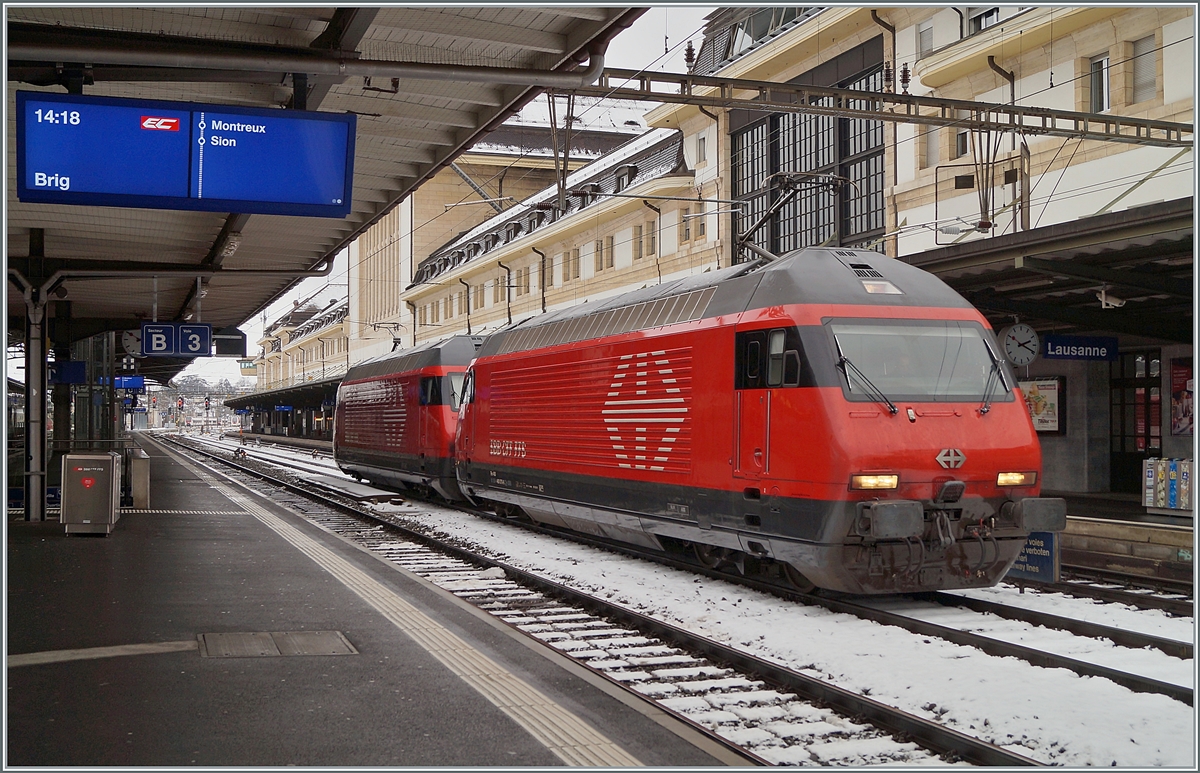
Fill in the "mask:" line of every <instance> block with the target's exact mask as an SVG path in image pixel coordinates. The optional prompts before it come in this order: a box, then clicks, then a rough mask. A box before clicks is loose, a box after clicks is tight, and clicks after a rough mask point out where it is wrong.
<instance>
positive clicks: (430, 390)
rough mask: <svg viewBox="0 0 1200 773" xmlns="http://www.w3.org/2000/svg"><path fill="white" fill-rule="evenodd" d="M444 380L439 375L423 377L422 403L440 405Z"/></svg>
mask: <svg viewBox="0 0 1200 773" xmlns="http://www.w3.org/2000/svg"><path fill="white" fill-rule="evenodd" d="M441 382H442V380H441V379H440V378H438V377H437V376H422V377H421V397H420V403H421V405H440V404H441V402H442V383H441Z"/></svg>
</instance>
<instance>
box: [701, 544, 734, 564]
mask: <svg viewBox="0 0 1200 773" xmlns="http://www.w3.org/2000/svg"><path fill="white" fill-rule="evenodd" d="M692 552H693V553H695V554H696V560H697V561H699V562H700V563H701V564H703V565H704V566H706V567H708V568H709V569H716V568H718V567H720V566H721V564H723V563H725V562H727V561H728V560H729V548H719V547H717V546H716V545H704V544H701V543H699V542H693V543H692Z"/></svg>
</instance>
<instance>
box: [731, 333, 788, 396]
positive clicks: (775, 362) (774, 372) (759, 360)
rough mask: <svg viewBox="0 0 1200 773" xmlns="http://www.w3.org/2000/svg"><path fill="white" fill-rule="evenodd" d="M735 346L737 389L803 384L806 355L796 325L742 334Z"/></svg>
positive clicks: (735, 381) (738, 335) (737, 336)
mask: <svg viewBox="0 0 1200 773" xmlns="http://www.w3.org/2000/svg"><path fill="white" fill-rule="evenodd" d="M735 346H736V347H737V351H736V356H735V358H734V359H735V363H734V366H735V368H736V369H737V370H736V377H735V379H734V386H735V388H737V389H765V388H767V387H796V386H800V381H801V374H802V372H803V366H802V363H803V359H804V357H803V350H802V347H801V345H800V333H799V331H798V330H797V329H796V328H794V327H792V328H776V329H773V330H752V331H747V332H743V333H738V334H737V335H736V336H735Z"/></svg>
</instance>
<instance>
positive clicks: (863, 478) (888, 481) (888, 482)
mask: <svg viewBox="0 0 1200 773" xmlns="http://www.w3.org/2000/svg"><path fill="white" fill-rule="evenodd" d="M898 485H900V476H899V475H852V476H850V488H852V489H892V488H896V486H898Z"/></svg>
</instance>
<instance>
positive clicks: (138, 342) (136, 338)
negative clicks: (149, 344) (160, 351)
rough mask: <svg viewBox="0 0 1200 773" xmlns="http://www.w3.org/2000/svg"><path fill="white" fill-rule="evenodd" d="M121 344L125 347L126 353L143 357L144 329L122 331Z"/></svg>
mask: <svg viewBox="0 0 1200 773" xmlns="http://www.w3.org/2000/svg"><path fill="white" fill-rule="evenodd" d="M121 346H122V347H123V348H124V349H125V353H126V354H131V355H133V356H134V357H141V356H142V331H141V330H126V331H125V332H124V333H121Z"/></svg>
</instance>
